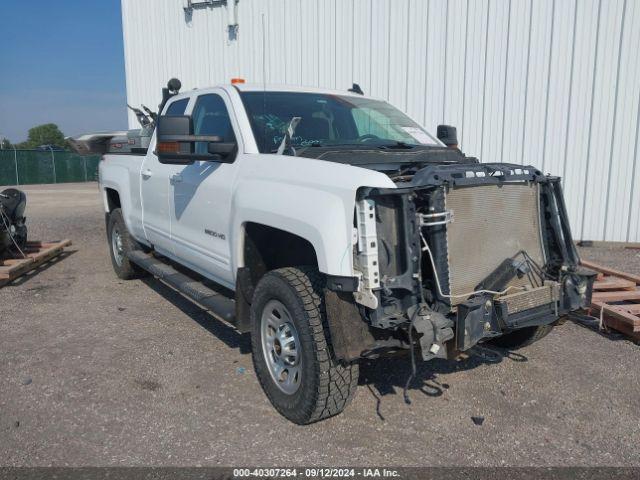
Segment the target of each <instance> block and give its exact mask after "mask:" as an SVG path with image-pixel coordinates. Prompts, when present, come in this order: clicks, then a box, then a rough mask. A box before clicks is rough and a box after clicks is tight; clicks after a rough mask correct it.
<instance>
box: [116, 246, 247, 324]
mask: <svg viewBox="0 0 640 480" xmlns="http://www.w3.org/2000/svg"><path fill="white" fill-rule="evenodd" d="M127 256H128V257H129V260H131V261H132V262H133V263H135V264H136V265H138V266H139V267H141V268H143V269H144V270H146V271H147V272H149V273H150V274H151V275H153V276H154V277H156V278H157V279H158V280H161V281H162V282H164V283H166V284H167V285H169V286H170V287H172V288H174V289H175V290H177V291H178V292H180V293H181V294H182V295H184V296H185V297H187V298H188V299H189V300H191V301H193V302H195V303H197V304H199V305H202V306H203V307H204V308H205V309H207V310H208V311H209V312H211V313H213V314H214V315H215V316H217V317H220V318H221V319H222V320H224V321H226V322H229V323H232V324H235V320H236V318H235V310H236V302H235V300H233V299H232V298H229V297H226V296H224V295H222V294H220V293H218V292H216V291H214V290H211V289H210V288H208V287H206V286H205V285H203V284H202V283H201V282H198V281H197V280H194V279H193V278H190V277H188V276H187V275H184V274H183V273H180V272H178V271H177V270H176V269H175V268H173V267H172V266H171V265H168V264H167V263H165V262H163V261H162V260H159V259H157V258H156V257H154V256H153V255H151V254H147V253H144V252H142V251H140V250H136V251H134V252H130V253H128V254H127Z"/></svg>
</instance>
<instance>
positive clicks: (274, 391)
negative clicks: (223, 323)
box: [251, 267, 358, 425]
mask: <svg viewBox="0 0 640 480" xmlns="http://www.w3.org/2000/svg"><path fill="white" fill-rule="evenodd" d="M325 281H326V280H325V277H324V275H322V274H321V273H319V272H318V270H317V269H316V268H313V267H296V268H293V267H288V268H281V269H278V270H273V271H271V272H269V273H267V274H266V275H264V276H263V277H262V278H261V279H260V281H259V282H258V285H257V287H256V290H255V293H254V296H253V301H252V303H251V346H252V354H253V365H254V368H255V371H256V375H257V377H258V380H259V381H260V385H261V386H262V389H263V390H264V392H265V393H266V395H267V397H268V398H269V400H270V401H271V403H272V404H273V406H274V407H275V408H276V410H277V411H278V412H280V413H281V414H282V415H283V416H284V417H286V418H287V419H289V420H291V421H292V422H294V423H297V424H299V425H305V424H309V423H312V422H317V421H318V420H322V419H325V418H328V417H331V416H334V415H337V414H339V413H340V412H342V411H343V410H344V409H345V408H346V407H347V405H348V404H349V403H350V402H351V400H352V399H353V397H354V395H355V392H356V389H357V386H358V364H357V363H356V362H352V363H342V362H339V361H337V360H336V359H335V357H334V355H333V352H332V349H331V346H330V336H329V329H328V325H327V320H326V312H325V305H324V293H323V292H324V290H323V289H324V286H325ZM271 300H277V301H279V302H281V303H282V304H283V305H284V306H285V307H286V309H287V310H288V311H289V312H290V313H291V319H292V321H293V323H294V327H295V328H296V330H297V333H298V336H299V340H300V345H301V349H300V350H301V352H300V356H301V359H302V360H301V367H300V368H301V373H302V376H301V380H300V386H299V387H298V389H297V391H295V392H294V393H293V394H285V393H283V392H282V391H281V390H280V388H279V387H278V385H277V384H276V383H275V381H274V380H273V378H272V377H271V374H270V373H269V369H268V366H267V363H266V362H267V360H266V359H265V354H264V353H263V347H262V337H261V335H262V334H261V331H262V329H261V318H262V312H263V310H264V308H265V306H266V305H267V303H268V302H269V301H271Z"/></svg>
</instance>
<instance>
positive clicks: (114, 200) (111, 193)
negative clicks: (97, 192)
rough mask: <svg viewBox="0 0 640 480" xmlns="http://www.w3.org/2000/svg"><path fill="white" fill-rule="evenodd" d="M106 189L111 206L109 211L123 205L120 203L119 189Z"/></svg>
mask: <svg viewBox="0 0 640 480" xmlns="http://www.w3.org/2000/svg"><path fill="white" fill-rule="evenodd" d="M104 191H105V193H106V194H107V206H108V207H109V212H112V211H113V210H115V209H116V208H120V207H122V205H121V204H120V194H119V193H118V192H117V190H114V189H113V188H105V189H104Z"/></svg>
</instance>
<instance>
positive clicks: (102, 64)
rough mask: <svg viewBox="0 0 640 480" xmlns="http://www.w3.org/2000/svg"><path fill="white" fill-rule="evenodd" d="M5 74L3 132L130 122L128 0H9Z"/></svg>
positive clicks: (1, 36) (14, 137) (18, 135)
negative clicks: (124, 15)
mask: <svg viewBox="0 0 640 480" xmlns="http://www.w3.org/2000/svg"><path fill="white" fill-rule="evenodd" d="M0 75H1V77H0V78H2V81H1V82H0V138H2V137H6V138H9V140H11V141H12V142H20V141H23V140H25V139H26V138H27V131H28V130H29V128H31V127H33V126H35V125H38V124H42V123H49V122H53V123H57V124H58V125H59V126H60V128H61V129H62V131H63V132H64V133H65V135H74V134H78V133H82V132H90V131H97V130H118V129H126V128H127V117H126V95H125V73H124V53H123V47H122V20H121V17H120V1H119V0H90V1H87V0H62V1H61V0H56V1H51V0H29V1H21V0H18V1H8V2H3V5H2V28H0Z"/></svg>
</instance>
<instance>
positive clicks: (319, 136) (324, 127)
mask: <svg viewBox="0 0 640 480" xmlns="http://www.w3.org/2000/svg"><path fill="white" fill-rule="evenodd" d="M240 95H241V97H242V101H243V102H244V105H245V108H246V110H247V114H248V115H249V121H250V122H251V128H252V129H253V134H254V135H255V138H256V142H257V144H258V148H259V150H260V152H261V153H272V152H275V151H276V150H277V149H278V146H279V145H280V143H281V142H282V139H283V137H284V134H285V131H286V129H287V126H288V125H289V122H290V121H291V119H292V118H293V117H301V118H302V120H301V121H300V123H299V124H298V126H297V128H296V130H295V133H294V135H293V137H292V139H291V144H292V145H293V146H295V147H311V146H333V145H368V144H371V145H380V146H382V145H397V144H407V145H438V143H437V141H436V140H435V139H434V138H433V137H432V136H431V135H430V134H429V133H428V132H426V131H425V130H424V129H423V128H422V127H421V126H420V125H418V124H417V123H415V122H414V121H413V120H411V119H410V118H409V117H407V116H406V115H405V114H404V113H402V112H401V111H400V110H398V109H397V108H395V107H393V106H391V105H389V104H388V103H386V102H382V101H379V100H371V99H368V98H364V97H363V98H358V97H354V96H347V95H344V96H342V95H329V94H318V93H298V92H293V93H292V92H243V93H241V94H240Z"/></svg>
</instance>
